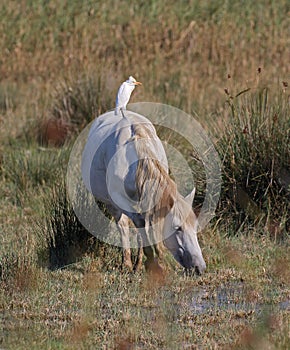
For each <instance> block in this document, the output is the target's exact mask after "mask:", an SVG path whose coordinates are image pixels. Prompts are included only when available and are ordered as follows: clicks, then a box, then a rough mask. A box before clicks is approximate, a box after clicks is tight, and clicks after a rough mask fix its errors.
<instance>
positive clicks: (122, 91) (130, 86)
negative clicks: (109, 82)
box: [115, 76, 142, 115]
mask: <svg viewBox="0 0 290 350" xmlns="http://www.w3.org/2000/svg"><path fill="white" fill-rule="evenodd" d="M136 85H142V83H140V82H139V81H136V79H135V78H133V77H132V76H130V77H129V79H128V80H126V81H124V82H123V83H122V84H121V86H120V87H119V90H118V93H117V97H116V108H115V115H118V114H119V113H120V111H121V110H125V109H126V106H127V104H128V102H129V100H130V96H131V94H132V92H133V90H134V89H135V86H136Z"/></svg>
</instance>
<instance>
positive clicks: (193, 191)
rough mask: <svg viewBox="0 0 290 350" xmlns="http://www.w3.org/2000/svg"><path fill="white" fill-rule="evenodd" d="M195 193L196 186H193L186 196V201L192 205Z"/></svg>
mask: <svg viewBox="0 0 290 350" xmlns="http://www.w3.org/2000/svg"><path fill="white" fill-rule="evenodd" d="M194 195H195V187H194V188H193V190H192V191H191V192H190V193H189V194H188V195H187V196H186V197H185V198H184V199H185V201H186V202H187V203H188V204H189V205H190V206H192V203H193V199H194Z"/></svg>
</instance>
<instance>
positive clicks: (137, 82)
mask: <svg viewBox="0 0 290 350" xmlns="http://www.w3.org/2000/svg"><path fill="white" fill-rule="evenodd" d="M134 85H142V83H140V81H135V83H134Z"/></svg>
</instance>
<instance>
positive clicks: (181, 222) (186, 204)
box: [164, 189, 206, 274]
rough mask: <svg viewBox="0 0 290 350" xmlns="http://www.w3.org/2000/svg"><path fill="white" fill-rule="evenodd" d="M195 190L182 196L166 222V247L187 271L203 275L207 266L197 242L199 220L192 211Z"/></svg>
mask: <svg viewBox="0 0 290 350" xmlns="http://www.w3.org/2000/svg"><path fill="white" fill-rule="evenodd" d="M194 193H195V189H194V190H193V191H192V192H191V193H190V194H189V195H188V196H187V197H186V198H183V197H182V196H181V195H178V196H177V199H176V201H175V203H174V205H173V207H172V208H171V210H170V212H169V213H168V214H167V216H166V218H165V221H164V237H167V238H166V239H165V240H164V245H165V246H166V248H167V249H168V250H169V251H170V252H171V253H172V254H173V256H174V258H175V259H176V260H177V261H178V262H179V263H180V264H181V265H182V266H183V267H184V268H186V269H192V268H194V269H195V271H196V272H197V273H198V274H201V273H202V272H203V271H204V270H205V268H206V264H205V262H204V259H203V256H202V252H201V249H200V247H199V244H198V240H197V225H198V223H197V218H196V216H195V214H194V212H193V211H192V207H191V204H192V201H193V197H194Z"/></svg>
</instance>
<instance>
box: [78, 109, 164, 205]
mask: <svg viewBox="0 0 290 350" xmlns="http://www.w3.org/2000/svg"><path fill="white" fill-rule="evenodd" d="M125 113H126V117H123V116H119V115H118V116H116V115H115V114H114V112H113V111H112V112H108V113H105V114H103V115H101V116H100V117H98V118H97V119H96V120H95V121H94V122H93V124H92V126H91V129H90V131H89V135H88V139H87V143H86V145H85V148H84V151H83V156H82V177H83V181H84V183H85V186H86V187H87V189H88V190H89V191H90V192H91V193H92V194H93V195H94V196H95V197H96V198H98V199H100V200H102V201H104V202H106V203H107V204H110V201H111V197H112V196H111V194H112V192H114V193H117V192H118V191H120V190H121V189H122V188H123V187H124V186H125V187H126V192H127V193H128V194H129V195H131V196H132V198H133V197H134V196H135V195H136V193H134V192H135V191H136V188H135V176H136V169H137V164H138V160H139V159H140V154H138V152H137V151H136V147H135V146H136V144H135V142H136V141H137V142H141V143H143V144H144V146H145V147H142V149H143V152H142V157H147V156H148V157H152V155H153V156H154V157H155V158H156V159H158V160H159V161H160V162H161V163H163V164H165V167H167V158H166V154H165V151H164V148H163V146H162V143H161V141H160V140H159V138H158V137H157V135H156V131H155V128H154V126H153V125H152V123H151V122H150V121H149V120H148V119H147V118H145V117H144V116H142V115H140V114H137V113H134V112H131V111H126V112H125ZM149 139H150V141H149ZM140 140H141V141H140ZM108 187H109V188H108ZM109 192H110V194H109Z"/></svg>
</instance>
